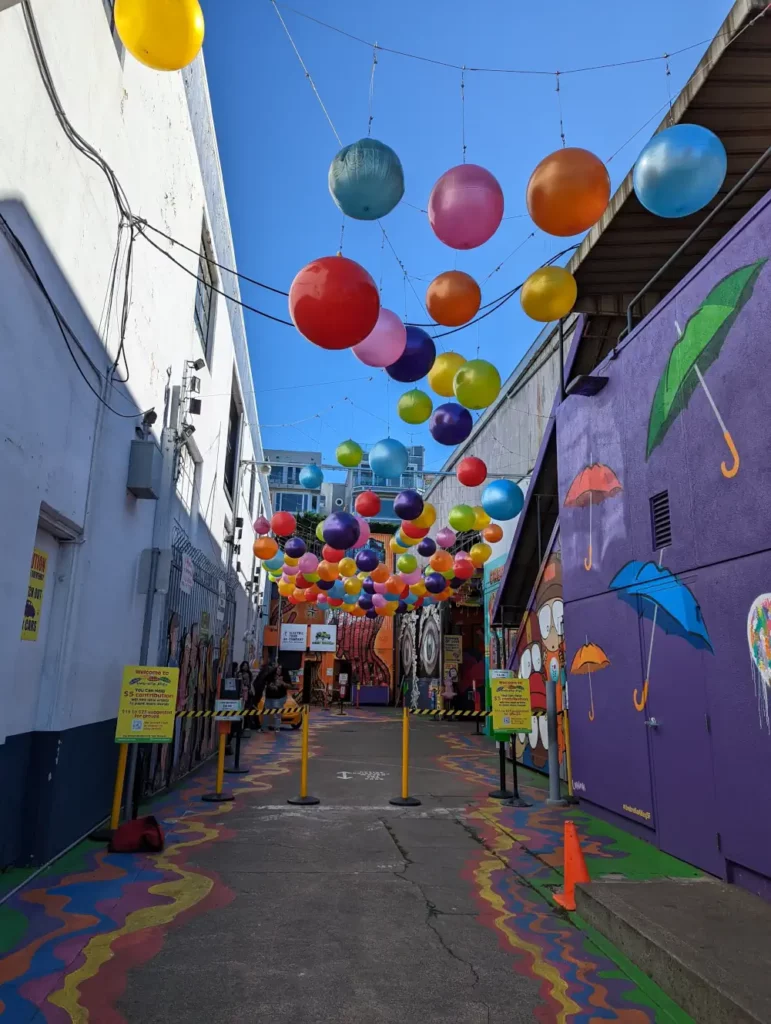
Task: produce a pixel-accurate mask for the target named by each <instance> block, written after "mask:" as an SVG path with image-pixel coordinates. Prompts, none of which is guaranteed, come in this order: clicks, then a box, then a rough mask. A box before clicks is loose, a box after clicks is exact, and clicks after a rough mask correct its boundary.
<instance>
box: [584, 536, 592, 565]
mask: <svg viewBox="0 0 771 1024" xmlns="http://www.w3.org/2000/svg"><path fill="white" fill-rule="evenodd" d="M591 567H592V542H591V541H589V555H588V557H587V558H585V559H584V569H586V571H587V572H589V570H590V569H591Z"/></svg>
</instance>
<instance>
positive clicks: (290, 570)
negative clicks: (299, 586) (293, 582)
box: [284, 563, 300, 576]
mask: <svg viewBox="0 0 771 1024" xmlns="http://www.w3.org/2000/svg"><path fill="white" fill-rule="evenodd" d="M299 571H300V565H299V563H298V564H297V565H285V566H284V575H285V576H296V575H297V573H298V572H299Z"/></svg>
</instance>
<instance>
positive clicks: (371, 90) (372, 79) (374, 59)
mask: <svg viewBox="0 0 771 1024" xmlns="http://www.w3.org/2000/svg"><path fill="white" fill-rule="evenodd" d="M376 67H377V41H375V45H374V46H373V47H372V71H371V72H370V76H369V120H368V121H367V138H369V137H370V136H371V135H372V122H373V120H374V118H375V114H374V112H373V106H374V102H375V68H376Z"/></svg>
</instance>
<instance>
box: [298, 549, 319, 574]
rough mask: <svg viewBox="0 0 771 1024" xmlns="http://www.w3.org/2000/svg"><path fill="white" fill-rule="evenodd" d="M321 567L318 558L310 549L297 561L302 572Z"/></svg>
mask: <svg viewBox="0 0 771 1024" xmlns="http://www.w3.org/2000/svg"><path fill="white" fill-rule="evenodd" d="M318 567H319V560H318V558H317V557H316V556H315V555H314V554H313V553H312V552H310V551H307V552H306V553H305V554H304V555H303V556H302V558H301V559H300V561H299V562H298V563H297V568H298V569H299V570H300V572H315V571H316V570H317V569H318Z"/></svg>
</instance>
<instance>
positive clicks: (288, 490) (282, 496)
mask: <svg viewBox="0 0 771 1024" xmlns="http://www.w3.org/2000/svg"><path fill="white" fill-rule="evenodd" d="M265 459H266V460H267V461H268V462H269V463H270V467H271V469H270V476H269V477H268V486H269V488H270V496H271V504H272V506H273V508H274V510H275V511H276V512H292V513H293V514H294V515H296V514H297V513H299V512H322V511H324V496H323V495H322V487H324V486H325V485H323V484H322V486H321V487H318V488H314V489H313V490H309V489H308V488H307V487H303V486H302V485H301V484H300V472H301V470H302V469H303V467H304V466H309V465H311V464H313V465H315V466H320V465H321V462H322V458H321V452H306V451H293V450H292V449H291V448H266V449H265Z"/></svg>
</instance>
